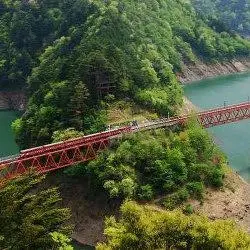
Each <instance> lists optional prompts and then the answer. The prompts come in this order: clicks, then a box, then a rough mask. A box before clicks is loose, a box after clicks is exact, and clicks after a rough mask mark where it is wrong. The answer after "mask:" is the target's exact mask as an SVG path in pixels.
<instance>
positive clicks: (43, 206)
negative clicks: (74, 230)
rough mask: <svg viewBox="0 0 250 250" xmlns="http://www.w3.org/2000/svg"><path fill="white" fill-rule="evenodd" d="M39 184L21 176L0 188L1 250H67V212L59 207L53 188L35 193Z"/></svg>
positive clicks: (68, 233)
mask: <svg viewBox="0 0 250 250" xmlns="http://www.w3.org/2000/svg"><path fill="white" fill-rule="evenodd" d="M41 180H42V178H41V177H36V176H33V175H32V176H30V177H26V176H25V177H22V178H18V179H16V180H13V181H10V182H8V183H6V184H5V185H4V186H1V188H0V248H1V249H54V248H55V249H62V250H67V249H68V250H70V249H71V248H70V247H68V243H69V242H70V239H69V238H68V237H69V236H70V233H71V228H70V226H69V224H68V220H69V218H70V211H69V209H67V208H60V207H59V205H58V203H59V202H60V201H61V198H60V197H59V193H58V191H57V189H56V188H50V189H47V190H46V189H45V190H41V191H39V190H38V189H37V188H38V187H37V186H38V184H39V183H40V182H41ZM66 247H67V248H66Z"/></svg>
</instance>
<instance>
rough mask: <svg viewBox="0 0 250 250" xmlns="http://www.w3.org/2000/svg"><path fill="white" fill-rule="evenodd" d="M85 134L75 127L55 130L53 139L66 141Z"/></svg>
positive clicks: (54, 140)
mask: <svg viewBox="0 0 250 250" xmlns="http://www.w3.org/2000/svg"><path fill="white" fill-rule="evenodd" d="M83 136H84V134H83V133H82V132H79V131H76V130H75V129H73V128H68V129H65V130H59V131H55V132H54V133H53V136H52V139H53V142H60V141H66V140H69V139H74V138H78V137H83Z"/></svg>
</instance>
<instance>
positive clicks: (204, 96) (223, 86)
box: [184, 73, 250, 182]
mask: <svg viewBox="0 0 250 250" xmlns="http://www.w3.org/2000/svg"><path fill="white" fill-rule="evenodd" d="M184 92H185V95H186V96H187V97H188V98H189V99H190V100H191V101H192V102H193V104H194V105H196V106H197V107H199V108H201V109H209V108H214V107H219V106H223V105H224V104H225V105H230V104H236V103H240V102H245V101H247V100H249V97H250V73H245V74H235V75H230V76H223V77H217V78H213V79H206V80H202V81H198V82H194V83H192V84H189V85H186V86H184ZM208 130H209V132H210V133H211V134H212V136H213V137H214V138H215V142H216V143H217V144H218V145H219V146H220V148H221V149H222V150H223V151H224V152H225V153H226V154H227V156H228V159H229V162H230V165H231V166H232V167H233V168H234V169H235V170H236V171H237V172H238V173H239V174H240V175H241V176H242V177H243V178H244V179H245V180H247V181H248V182H250V119H249V120H244V121H239V122H236V123H231V124H226V125H223V126H218V127H213V128H210V129H208Z"/></svg>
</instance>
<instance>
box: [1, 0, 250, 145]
mask: <svg viewBox="0 0 250 250" xmlns="http://www.w3.org/2000/svg"><path fill="white" fill-rule="evenodd" d="M1 9H2V12H1V26H2V30H3V32H2V33H1V34H2V36H1V39H2V40H3V42H4V43H3V44H4V46H3V50H2V52H1V62H2V64H1V65H2V67H1V70H2V72H4V74H2V78H3V80H2V81H1V84H2V86H3V85H4V86H5V85H13V84H16V83H20V84H22V85H25V84H27V86H28V89H29V94H30V97H31V98H30V101H29V105H28V108H27V111H26V113H25V114H24V116H23V118H22V119H21V120H18V121H17V122H16V123H15V125H14V130H15V132H16V135H17V141H18V143H19V145H20V146H21V147H22V148H25V147H28V146H34V145H38V144H43V143H48V142H50V141H51V136H52V133H53V131H56V130H60V129H65V128H68V127H74V128H75V129H77V130H85V131H88V132H89V131H91V132H93V131H96V130H100V129H102V128H103V127H104V123H105V114H104V112H101V108H100V105H99V104H100V100H101V99H102V100H105V96H106V97H107V95H105V93H106V92H107V91H101V89H102V87H105V88H106V89H108V90H109V91H108V92H109V93H110V94H112V98H111V97H110V96H108V99H109V100H110V99H114V98H118V99H120V98H125V97H129V98H130V99H133V100H136V102H138V103H141V104H143V105H146V106H147V107H148V108H149V109H154V110H156V111H157V112H159V113H161V114H163V115H166V114H167V113H170V115H171V114H174V113H175V112H176V111H177V109H178V107H179V106H180V105H181V104H182V91H181V88H180V87H179V85H178V83H177V80H176V77H175V72H178V71H180V70H181V68H182V63H194V62H195V61H196V60H197V59H199V58H203V59H204V60H206V61H216V60H227V59H230V58H233V57H241V56H247V55H249V52H250V43H249V42H248V41H246V40H244V39H242V38H240V37H239V36H231V35H230V34H228V33H227V32H224V31H223V32H220V33H216V32H215V31H214V30H213V29H211V28H209V26H208V25H207V24H206V23H204V21H202V20H201V19H199V18H198V17H197V15H196V13H195V12H194V11H193V8H192V7H191V5H190V4H189V3H188V2H186V1H183V0H178V1H173V0H161V1H156V0H155V1H150V2H148V1H133V2H131V1H95V2H92V1H88V0H76V1H73V3H72V2H70V1H66V0H64V1H32V2H24V1H15V2H13V3H10V2H9V1H4V2H3V3H2V7H1ZM170 10H171V11H170ZM17 31H18V32H17ZM12 54H13V55H12ZM10 55H11V56H10ZM10 59H11V60H10ZM103 92H104V93H103ZM106 99H107V98H106ZM96 107H97V108H96ZM93 124H95V125H93Z"/></svg>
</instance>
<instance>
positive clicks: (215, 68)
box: [177, 59, 250, 233]
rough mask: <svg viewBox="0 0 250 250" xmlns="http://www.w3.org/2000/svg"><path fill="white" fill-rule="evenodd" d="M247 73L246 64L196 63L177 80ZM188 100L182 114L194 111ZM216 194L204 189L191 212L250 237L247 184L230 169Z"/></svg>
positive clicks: (249, 65) (249, 188)
mask: <svg viewBox="0 0 250 250" xmlns="http://www.w3.org/2000/svg"><path fill="white" fill-rule="evenodd" d="M249 70H250V60H247V59H244V60H240V61H239V60H234V61H231V62H226V63H216V64H212V65H208V64H205V63H199V64H197V65H188V66H184V67H183V72H182V73H181V74H178V75H177V77H178V79H179V81H180V82H181V83H182V84H188V83H190V82H192V81H199V80H202V79H206V78H209V77H215V76H219V75H228V74H233V73H239V72H246V71H249ZM198 110H199V109H198V107H196V106H195V105H194V104H193V103H192V102H191V101H190V100H189V99H188V98H186V97H184V107H183V109H182V110H181V112H182V113H189V112H192V111H198ZM224 183H225V184H224V187H223V188H222V189H220V190H215V189H207V191H206V194H205V197H204V202H203V203H202V204H200V203H199V202H198V201H192V202H191V203H192V205H193V206H194V211H195V212H196V213H198V214H204V215H206V216H208V217H209V218H211V219H230V220H233V221H235V222H236V223H237V224H238V225H239V226H240V227H243V228H244V229H245V230H247V231H248V232H249V233H250V183H247V182H246V181H245V180H244V179H243V178H242V177H241V176H240V175H239V174H237V173H236V172H235V171H234V170H233V169H231V168H229V169H228V171H227V173H226V177H225V180H224Z"/></svg>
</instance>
